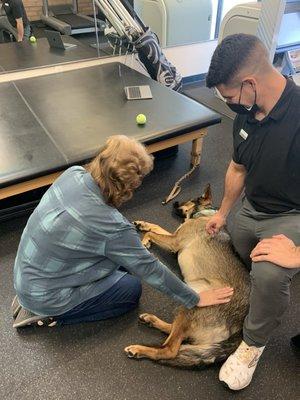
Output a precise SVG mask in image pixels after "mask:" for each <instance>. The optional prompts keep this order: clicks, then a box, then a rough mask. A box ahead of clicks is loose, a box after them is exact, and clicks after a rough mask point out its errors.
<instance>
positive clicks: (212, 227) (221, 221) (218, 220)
mask: <svg viewBox="0 0 300 400" xmlns="http://www.w3.org/2000/svg"><path fill="white" fill-rule="evenodd" d="M225 224H226V218H225V217H224V215H222V214H221V213H220V212H219V211H218V212H216V213H215V215H214V216H213V217H211V218H210V220H209V221H208V222H207V224H206V226H205V230H206V232H207V233H208V234H209V235H212V236H213V235H216V234H217V233H219V231H220V229H221V228H222V227H223V226H224V225H225Z"/></svg>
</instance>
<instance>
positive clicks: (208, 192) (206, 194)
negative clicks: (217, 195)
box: [202, 183, 212, 203]
mask: <svg viewBox="0 0 300 400" xmlns="http://www.w3.org/2000/svg"><path fill="white" fill-rule="evenodd" d="M202 198H203V199H204V200H206V201H209V202H210V203H212V193H211V188H210V183H208V184H207V185H206V187H205V190H204V193H203V195H202Z"/></svg>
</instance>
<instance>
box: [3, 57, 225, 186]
mask: <svg viewBox="0 0 300 400" xmlns="http://www.w3.org/2000/svg"><path fill="white" fill-rule="evenodd" d="M127 85H129V86H130V85H150V87H151V91H152V95H153V99H149V100H135V101H128V100H127V99H126V97H125V91H124V87H125V86H127ZM1 88H2V85H0V101H1V102H3V104H5V102H7V108H8V111H7V113H6V114H7V115H6V114H4V115H3V119H2V120H1V119H0V140H2V139H1V137H2V129H1V128H2V125H4V126H5V129H6V130H7V131H8V132H9V136H11V137H12V138H13V137H14V136H19V135H20V129H21V128H20V127H21V126H22V124H23V123H24V121H23V119H22V118H21V116H22V115H23V113H28V112H29V110H30V112H31V114H32V117H31V121H34V120H35V121H36V122H35V125H39V126H40V127H41V128H42V130H43V131H44V136H45V138H47V140H49V139H50V140H51V141H52V143H54V144H55V146H56V149H57V156H56V158H58V157H59V158H63V159H64V160H65V166H68V165H72V164H74V163H78V162H80V163H83V162H85V161H86V160H88V159H90V158H91V157H93V156H94V155H95V153H96V152H97V151H98V149H99V147H100V146H101V145H102V144H103V143H104V142H105V140H106V139H107V137H108V136H110V135H114V134H124V135H128V136H133V137H135V138H136V139H138V140H140V141H142V142H144V143H152V142H155V141H159V140H162V139H167V138H169V137H173V136H178V135H181V134H182V133H186V132H191V131H194V130H197V129H199V128H202V127H206V126H210V125H213V124H216V123H219V122H220V116H219V115H218V114H216V113H215V112H213V111H211V110H209V109H208V108H206V107H204V106H201V105H200V104H198V103H197V102H195V101H193V100H191V99H189V98H187V97H185V96H183V95H181V94H179V93H176V92H174V91H172V90H170V89H167V88H166V87H165V86H163V85H160V84H158V83H157V82H155V81H153V80H152V79H150V78H148V77H146V76H145V75H143V74H140V73H139V72H137V71H135V70H132V69H130V68H128V67H126V66H125V65H123V64H120V63H109V64H104V65H100V66H96V67H91V68H83V69H79V70H76V71H68V72H63V73H60V74H53V75H48V76H41V77H36V78H31V79H23V80H20V81H17V82H16V83H15V88H16V90H17V91H18V93H19V96H20V98H22V100H21V99H20V100H19V101H18V102H16V103H15V101H14V99H10V97H9V96H8V95H7V94H6V93H5V92H4V91H2V90H1ZM5 88H6V86H4V89H5ZM140 113H143V114H146V116H147V123H146V124H145V125H142V126H141V125H137V124H136V115H137V114H140ZM12 116H13V117H12ZM19 119H20V120H19ZM32 123H34V122H32ZM16 125H18V127H19V129H18V130H16V129H15V126H16ZM21 131H22V129H21ZM22 132H23V131H22ZM23 135H24V138H25V139H24V140H28V139H27V137H26V135H27V136H28V135H31V133H30V131H26V129H24V132H23ZM33 148H34V146H33ZM8 150H9V151H10V152H12V153H14V152H19V153H20V154H21V156H20V157H19V158H18V159H16V160H14V162H12V163H11V164H9V160H10V159H11V158H12V156H11V155H10V153H9V152H8ZM50 151H51V148H50ZM28 152H29V156H30V157H31V159H30V161H31V165H30V166H29V167H27V168H25V167H26V166H24V163H23V157H25V154H27V153H28ZM2 154H3V156H2ZM4 156H5V157H6V159H7V165H6V166H5V168H3V170H2V171H1V172H2V176H1V179H0V187H6V186H9V185H11V184H13V183H16V182H17V181H18V182H19V181H26V180H28V179H31V178H33V177H35V176H37V175H46V174H47V173H49V172H53V170H54V169H55V167H56V165H55V162H56V159H55V158H54V157H52V158H53V159H52V164H51V167H50V168H49V166H48V164H47V163H44V162H40V160H39V158H36V157H35V155H34V154H33V153H30V145H29V144H28V146H27V148H25V147H24V146H23V144H22V143H20V142H17V141H15V148H13V149H6V148H5V147H1V148H0V159H1V158H2V157H4ZM32 168H33V169H34V171H35V173H33V172H32ZM60 169H61V164H60V163H58V164H57V169H56V170H60ZM6 172H7V173H9V175H6ZM11 175H13V176H14V179H11V177H10V176H11Z"/></svg>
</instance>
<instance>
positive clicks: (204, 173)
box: [0, 118, 300, 400]
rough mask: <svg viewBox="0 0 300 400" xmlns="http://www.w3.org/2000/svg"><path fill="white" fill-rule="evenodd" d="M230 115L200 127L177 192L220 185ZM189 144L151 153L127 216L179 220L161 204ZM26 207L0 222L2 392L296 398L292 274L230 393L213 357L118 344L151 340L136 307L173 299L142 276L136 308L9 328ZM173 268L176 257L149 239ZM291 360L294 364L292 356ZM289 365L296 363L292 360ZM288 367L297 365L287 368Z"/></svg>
mask: <svg viewBox="0 0 300 400" xmlns="http://www.w3.org/2000/svg"><path fill="white" fill-rule="evenodd" d="M231 128H232V121H231V120H230V119H227V118H224V119H223V122H222V124H221V125H219V126H217V127H212V128H210V129H209V134H208V136H207V138H206V139H205V141H204V151H203V157H202V161H201V166H200V169H199V171H197V172H196V173H195V174H194V176H193V177H192V178H191V179H189V180H188V181H187V182H186V183H185V184H184V188H183V191H182V193H181V194H180V196H179V200H185V199H188V198H190V197H192V196H196V195H199V194H200V193H201V190H202V189H203V187H204V185H205V184H206V183H207V182H210V183H211V185H212V189H213V195H214V199H215V205H216V206H218V205H219V203H220V201H221V198H222V192H223V178H224V173H225V170H226V167H227V165H228V162H229V160H230V158H231V151H232V147H231ZM189 153H190V146H188V145H183V146H180V149H179V153H178V155H177V157H175V158H170V159H165V160H160V161H158V162H157V163H156V167H155V170H154V171H153V173H152V174H151V175H150V176H149V177H147V178H146V179H145V181H144V184H143V185H142V187H141V188H139V190H138V191H137V193H136V195H135V197H134V199H132V200H131V201H130V202H129V203H128V204H127V205H126V207H124V208H123V210H122V211H123V213H124V214H125V216H126V217H127V218H128V219H129V220H135V219H144V220H148V221H152V222H154V223H159V224H160V225H162V226H164V227H166V228H167V229H169V230H173V229H175V228H176V227H177V226H178V224H179V223H180V221H179V220H178V219H177V218H176V217H174V216H173V215H172V205H171V204H169V205H166V206H162V205H161V200H162V199H163V198H164V197H165V195H166V194H167V193H168V191H169V190H170V189H171V187H172V185H173V183H174V181H175V180H176V179H177V178H178V177H179V176H181V175H182V174H183V173H184V172H185V171H186V169H187V168H188V164H189ZM26 220H27V217H23V218H19V219H15V220H11V221H7V222H5V223H2V224H0V260H1V267H0V312H1V321H0V354H1V355H0V399H9V400H15V399H18V400H40V399H47V400H74V399H78V400H81V399H82V400H89V399H92V400H96V399H99V400H106V399H109V400H115V399H118V400H141V399H143V400H153V399H154V398H156V399H163V400H169V399H170V400H171V399H172V400H182V399H184V400H198V399H213V400H221V399H224V400H226V399H231V398H233V396H234V397H235V399H239V400H240V399H243V400H254V399H255V400H256V399H264V400H271V399H272V400H275V399H289V400H296V399H299V394H300V391H299V359H298V358H297V357H296V354H295V353H294V352H293V351H292V349H291V348H290V345H289V339H290V337H291V336H292V335H294V334H296V333H297V332H298V330H300V327H299V324H298V321H297V318H299V302H300V295H299V293H300V290H299V289H300V279H299V278H300V276H299V275H300V274H299V275H298V276H297V277H296V278H295V279H294V282H293V285H292V298H291V306H290V309H289V310H288V312H287V313H286V315H285V317H284V320H283V322H282V325H281V326H280V328H279V329H278V330H276V332H274V335H273V337H272V339H271V340H270V343H269V345H268V347H267V349H266V351H265V353H264V354H263V356H262V359H261V361H260V364H259V366H258V368H257V372H256V374H255V377H254V379H253V382H252V384H251V386H250V387H248V388H247V389H245V390H243V391H241V392H239V393H231V392H230V391H228V390H226V389H225V388H224V387H223V386H222V385H221V384H220V383H219V382H218V370H219V367H218V366H213V367H211V368H208V369H206V370H203V371H189V370H180V369H175V368H170V367H166V366H161V365H159V364H156V363H153V362H151V361H147V360H140V361H136V360H131V359H128V358H127V357H126V356H125V354H124V353H123V348H124V347H125V346H127V345H129V344H134V343H144V344H160V343H161V342H162V340H163V335H162V334H161V333H159V332H156V331H155V330H153V329H150V328H148V327H146V326H143V325H139V324H138V321H137V317H138V315H139V313H142V312H153V313H155V314H157V315H158V316H160V317H162V318H163V319H165V320H168V321H169V320H171V319H172V315H173V312H174V309H175V307H176V304H175V303H173V302H172V301H171V300H170V299H168V298H167V297H166V296H164V295H162V294H160V293H158V292H156V291H155V290H153V289H152V288H150V287H148V286H146V285H144V290H143V295H142V299H141V302H140V305H139V308H138V309H137V310H135V311H133V312H131V313H129V314H128V315H126V316H123V317H120V318H117V319H114V320H107V321H103V322H95V323H89V324H81V325H77V326H66V327H59V328H27V329H24V330H20V331H18V332H17V331H15V330H14V329H13V328H12V319H11V317H10V315H9V307H10V303H11V300H12V298H13V295H14V290H13V283H12V277H13V263H14V258H15V255H16V251H17V247H18V242H19V239H20V236H21V234H22V230H23V228H24V226H25V224H26ZM153 252H154V253H155V254H156V255H157V256H158V257H160V259H161V260H162V261H163V262H165V263H166V264H167V265H168V266H169V268H171V269H172V270H173V271H174V272H176V273H178V268H177V262H176V258H175V256H173V255H170V254H167V253H166V252H163V251H159V250H158V249H157V248H153ZM297 363H298V364H297ZM297 368H298V370H297ZM297 374H298V375H297Z"/></svg>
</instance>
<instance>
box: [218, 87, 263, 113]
mask: <svg viewBox="0 0 300 400" xmlns="http://www.w3.org/2000/svg"><path fill="white" fill-rule="evenodd" d="M243 85H244V82H242V84H241V91H240V97H239V102H238V103H233V104H231V103H228V102H227V101H226V100H225V99H224V98H223V97H222V100H223V101H225V103H226V104H227V106H228V107H229V108H230V109H231V110H232V111H234V112H236V113H237V114H248V115H255V113H256V112H257V111H258V110H259V107H258V105H257V104H256V90H255V89H254V95H255V96H254V103H253V105H252V106H250V107H247V106H244V105H243V104H240V102H241V97H242V90H243Z"/></svg>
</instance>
